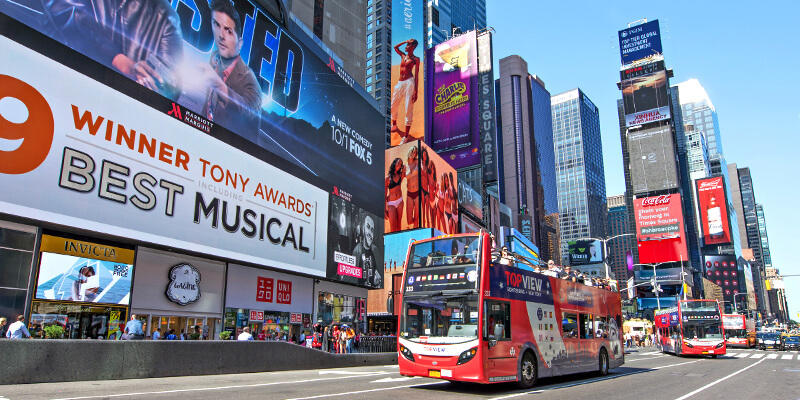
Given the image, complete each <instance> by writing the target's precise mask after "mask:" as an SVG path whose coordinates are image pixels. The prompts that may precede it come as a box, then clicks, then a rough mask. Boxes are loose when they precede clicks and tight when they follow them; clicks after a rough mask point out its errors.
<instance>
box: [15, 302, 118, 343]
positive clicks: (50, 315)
mask: <svg viewBox="0 0 800 400" xmlns="http://www.w3.org/2000/svg"><path fill="white" fill-rule="evenodd" d="M127 319H128V310H127V308H125V307H114V306H103V305H87V304H75V303H50V302H42V301H34V302H33V304H32V305H31V322H30V332H31V336H32V337H34V338H44V327H45V326H48V325H61V327H62V328H64V338H65V339H119V338H120V337H121V336H122V330H123V329H124V328H125V322H126V321H127Z"/></svg>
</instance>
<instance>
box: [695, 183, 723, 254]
mask: <svg viewBox="0 0 800 400" xmlns="http://www.w3.org/2000/svg"><path fill="white" fill-rule="evenodd" d="M695 184H696V185H697V206H698V208H699V209H700V225H701V229H702V232H703V243H704V244H705V245H706V246H708V245H712V244H727V243H731V226H730V223H729V221H728V200H727V197H726V196H725V180H724V179H723V177H722V176H721V175H720V176H715V177H711V178H705V179H698V180H697V182H696V183H695Z"/></svg>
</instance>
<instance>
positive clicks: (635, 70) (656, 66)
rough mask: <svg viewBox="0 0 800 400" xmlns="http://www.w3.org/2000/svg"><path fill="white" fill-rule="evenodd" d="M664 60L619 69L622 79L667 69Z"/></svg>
mask: <svg viewBox="0 0 800 400" xmlns="http://www.w3.org/2000/svg"><path fill="white" fill-rule="evenodd" d="M665 69H666V67H665V66H664V61H663V60H661V61H656V62H652V63H649V64H644V65H637V66H635V67H630V68H625V69H623V70H621V71H619V79H620V81H624V80H628V79H633V78H638V77H640V76H645V75H650V74H654V73H656V72H658V71H663V70H665Z"/></svg>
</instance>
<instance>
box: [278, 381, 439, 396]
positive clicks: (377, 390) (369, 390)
mask: <svg viewBox="0 0 800 400" xmlns="http://www.w3.org/2000/svg"><path fill="white" fill-rule="evenodd" d="M443 383H447V381H441V382H431V383H420V384H413V385H401V386H392V387H387V388H378V389H365V390H355V391H352V392H343V393H327V394H318V395H316V396H308V397H295V398H293V399H287V400H308V399H321V398H323V397H337V396H348V395H351V394H362V393H372V392H383V391H386V390H394V389H404V388H410V387H420V386H430V385H441V384H443Z"/></svg>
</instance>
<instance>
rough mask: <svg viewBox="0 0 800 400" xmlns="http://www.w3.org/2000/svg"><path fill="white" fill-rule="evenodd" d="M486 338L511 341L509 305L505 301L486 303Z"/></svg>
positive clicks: (489, 301)
mask: <svg viewBox="0 0 800 400" xmlns="http://www.w3.org/2000/svg"><path fill="white" fill-rule="evenodd" d="M484 315H485V316H486V324H485V326H486V332H487V333H486V337H487V338H488V337H489V336H493V337H494V338H495V339H497V340H510V339H511V305H510V304H509V303H508V302H505V301H492V300H488V301H486V312H485V313H484Z"/></svg>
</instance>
